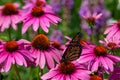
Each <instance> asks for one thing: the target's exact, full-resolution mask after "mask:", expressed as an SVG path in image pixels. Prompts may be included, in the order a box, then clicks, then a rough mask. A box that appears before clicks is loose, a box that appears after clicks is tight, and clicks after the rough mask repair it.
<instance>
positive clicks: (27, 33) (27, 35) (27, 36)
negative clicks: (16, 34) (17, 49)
mask: <svg viewBox="0 0 120 80" xmlns="http://www.w3.org/2000/svg"><path fill="white" fill-rule="evenodd" d="M26 38H27V40H30V35H29V30H28V31H27V32H26Z"/></svg>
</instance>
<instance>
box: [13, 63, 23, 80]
mask: <svg viewBox="0 0 120 80" xmlns="http://www.w3.org/2000/svg"><path fill="white" fill-rule="evenodd" d="M14 69H15V72H16V74H17V76H18V80H21V77H20V73H19V71H18V68H17V65H16V64H15V65H14Z"/></svg>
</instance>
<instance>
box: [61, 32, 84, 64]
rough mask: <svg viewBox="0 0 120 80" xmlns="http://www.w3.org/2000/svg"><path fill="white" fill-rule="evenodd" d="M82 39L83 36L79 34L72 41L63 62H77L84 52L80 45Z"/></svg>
mask: <svg viewBox="0 0 120 80" xmlns="http://www.w3.org/2000/svg"><path fill="white" fill-rule="evenodd" d="M80 38H81V34H80V33H78V34H77V35H76V36H75V37H74V38H73V39H72V41H71V42H70V43H69V45H68V46H67V49H66V50H65V52H64V54H63V56H62V60H61V62H68V61H73V60H76V59H78V58H79V57H80V54H81V52H82V46H81V45H80Z"/></svg>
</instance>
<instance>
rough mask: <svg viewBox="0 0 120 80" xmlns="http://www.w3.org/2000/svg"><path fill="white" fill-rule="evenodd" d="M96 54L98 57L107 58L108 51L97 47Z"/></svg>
mask: <svg viewBox="0 0 120 80" xmlns="http://www.w3.org/2000/svg"><path fill="white" fill-rule="evenodd" d="M94 53H95V55H96V56H106V54H107V50H106V48H105V47H103V46H96V47H95V48H94Z"/></svg>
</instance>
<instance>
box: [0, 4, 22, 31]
mask: <svg viewBox="0 0 120 80" xmlns="http://www.w3.org/2000/svg"><path fill="white" fill-rule="evenodd" d="M18 7H19V4H18V3H14V4H13V3H6V4H5V5H4V6H0V26H1V27H0V28H1V29H0V30H1V31H2V32H3V31H4V30H5V29H8V28H9V27H10V25H11V27H12V28H13V29H14V30H17V23H18V22H20V21H21V16H22V15H23V12H22V11H20V10H19V9H18Z"/></svg>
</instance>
